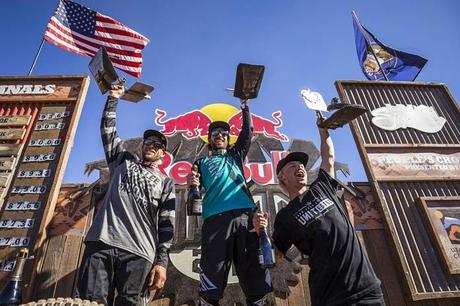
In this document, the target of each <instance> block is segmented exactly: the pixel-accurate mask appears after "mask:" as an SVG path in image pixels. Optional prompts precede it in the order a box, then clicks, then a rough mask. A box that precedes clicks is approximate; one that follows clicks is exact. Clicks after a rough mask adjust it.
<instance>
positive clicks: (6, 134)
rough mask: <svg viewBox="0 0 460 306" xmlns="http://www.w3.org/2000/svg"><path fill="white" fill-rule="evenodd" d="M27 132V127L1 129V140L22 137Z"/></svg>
mask: <svg viewBox="0 0 460 306" xmlns="http://www.w3.org/2000/svg"><path fill="white" fill-rule="evenodd" d="M25 132H26V130H25V129H0V140H17V139H22V137H24V133H25Z"/></svg>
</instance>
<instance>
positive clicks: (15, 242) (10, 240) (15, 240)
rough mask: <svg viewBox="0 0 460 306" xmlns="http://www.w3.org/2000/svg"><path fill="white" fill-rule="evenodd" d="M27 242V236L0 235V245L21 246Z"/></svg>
mask: <svg viewBox="0 0 460 306" xmlns="http://www.w3.org/2000/svg"><path fill="white" fill-rule="evenodd" d="M28 244H29V237H0V246H12V247H21V246H27V245H28Z"/></svg>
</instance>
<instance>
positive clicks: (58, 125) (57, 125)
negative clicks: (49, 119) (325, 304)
mask: <svg viewBox="0 0 460 306" xmlns="http://www.w3.org/2000/svg"><path fill="white" fill-rule="evenodd" d="M64 126H65V124H64V123H63V122H58V123H43V124H37V125H36V126H35V130H36V131H43V130H62V129H63V128H64Z"/></svg>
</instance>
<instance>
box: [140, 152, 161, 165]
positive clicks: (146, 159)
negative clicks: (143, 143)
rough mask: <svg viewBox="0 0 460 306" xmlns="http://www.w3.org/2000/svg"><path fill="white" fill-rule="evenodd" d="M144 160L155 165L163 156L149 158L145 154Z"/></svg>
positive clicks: (143, 155)
mask: <svg viewBox="0 0 460 306" xmlns="http://www.w3.org/2000/svg"><path fill="white" fill-rule="evenodd" d="M142 159H143V160H145V161H146V162H149V163H155V162H157V161H159V160H160V159H161V156H160V155H157V154H155V155H154V156H152V157H147V156H146V155H145V154H144V153H142Z"/></svg>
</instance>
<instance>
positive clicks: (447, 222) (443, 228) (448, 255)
mask: <svg viewBox="0 0 460 306" xmlns="http://www.w3.org/2000/svg"><path fill="white" fill-rule="evenodd" d="M417 203H418V205H419V206H420V210H421V212H422V215H423V217H424V220H425V222H426V226H427V228H428V231H429V233H430V237H431V239H432V240H433V244H434V245H435V246H436V250H437V251H438V253H439V257H440V258H441V259H442V263H443V264H444V267H445V269H446V271H447V272H448V273H450V274H460V197H445V198H432V197H421V198H419V199H418V201H417Z"/></svg>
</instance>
